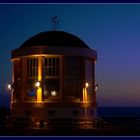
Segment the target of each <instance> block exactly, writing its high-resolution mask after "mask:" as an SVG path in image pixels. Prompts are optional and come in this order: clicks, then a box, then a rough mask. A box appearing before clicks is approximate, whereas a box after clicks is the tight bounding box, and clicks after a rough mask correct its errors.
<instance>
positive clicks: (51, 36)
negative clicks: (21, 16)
mask: <svg viewBox="0 0 140 140" xmlns="http://www.w3.org/2000/svg"><path fill="white" fill-rule="evenodd" d="M31 46H57V47H59V46H60V47H63V46H70V47H81V48H89V47H88V46H87V45H86V44H85V43H84V42H83V41H82V40H81V39H80V38H78V37H76V36H75V35H73V34H70V33H67V32H64V31H46V32H41V33H39V34H36V35H35V36H32V37H31V38H29V39H28V40H26V41H25V42H24V43H23V44H22V45H21V46H20V48H27V47H31Z"/></svg>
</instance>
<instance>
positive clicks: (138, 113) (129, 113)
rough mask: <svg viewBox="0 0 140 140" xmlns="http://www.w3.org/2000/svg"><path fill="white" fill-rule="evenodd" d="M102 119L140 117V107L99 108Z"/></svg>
mask: <svg viewBox="0 0 140 140" xmlns="http://www.w3.org/2000/svg"><path fill="white" fill-rule="evenodd" d="M98 116H101V117H140V107H98Z"/></svg>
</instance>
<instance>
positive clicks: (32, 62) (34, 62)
mask: <svg viewBox="0 0 140 140" xmlns="http://www.w3.org/2000/svg"><path fill="white" fill-rule="evenodd" d="M37 77H38V58H28V59H27V79H28V85H27V86H28V95H29V96H35V89H34V83H35V82H36V81H37Z"/></svg>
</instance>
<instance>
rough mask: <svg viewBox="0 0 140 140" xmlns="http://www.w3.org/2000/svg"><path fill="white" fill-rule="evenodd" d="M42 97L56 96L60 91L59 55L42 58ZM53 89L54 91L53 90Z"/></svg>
mask: <svg viewBox="0 0 140 140" xmlns="http://www.w3.org/2000/svg"><path fill="white" fill-rule="evenodd" d="M44 76H45V80H44V96H45V97H44V98H46V99H48V98H57V97H59V95H60V94H59V93H60V57H51V56H49V57H45V58H44ZM54 91H55V92H54Z"/></svg>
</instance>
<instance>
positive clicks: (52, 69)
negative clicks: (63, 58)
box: [44, 57, 60, 77]
mask: <svg viewBox="0 0 140 140" xmlns="http://www.w3.org/2000/svg"><path fill="white" fill-rule="evenodd" d="M59 63H60V62H59V58H58V57H56V58H52V57H49V58H45V60H44V70H45V76H46V77H48V76H59V71H60V70H59V67H60V66H59V65H60V64H59Z"/></svg>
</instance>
